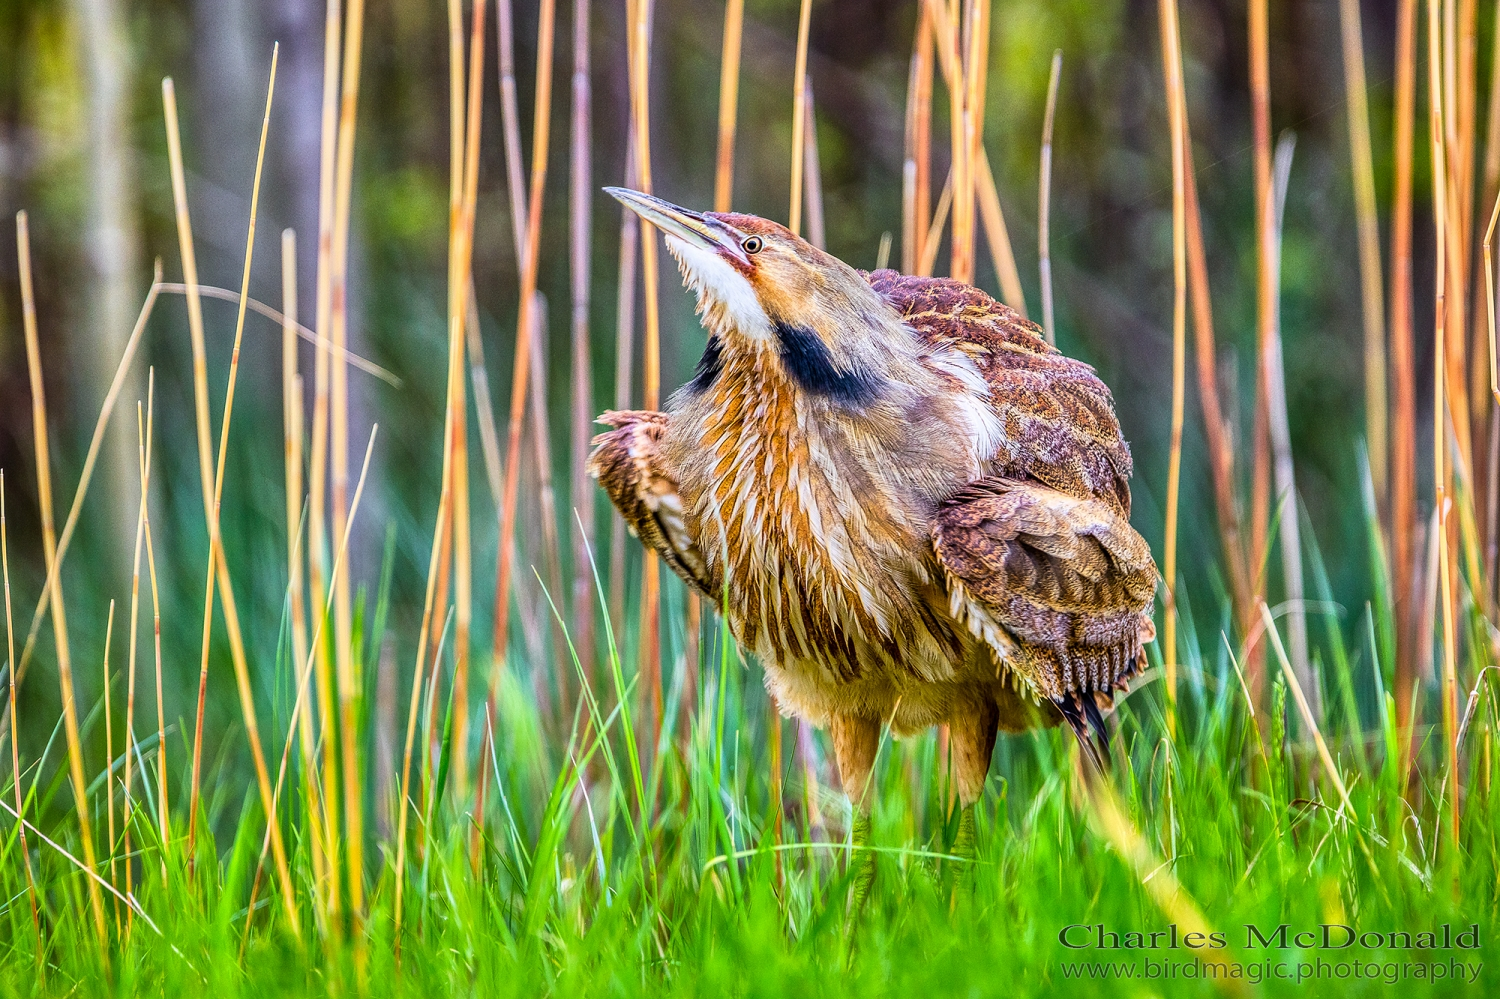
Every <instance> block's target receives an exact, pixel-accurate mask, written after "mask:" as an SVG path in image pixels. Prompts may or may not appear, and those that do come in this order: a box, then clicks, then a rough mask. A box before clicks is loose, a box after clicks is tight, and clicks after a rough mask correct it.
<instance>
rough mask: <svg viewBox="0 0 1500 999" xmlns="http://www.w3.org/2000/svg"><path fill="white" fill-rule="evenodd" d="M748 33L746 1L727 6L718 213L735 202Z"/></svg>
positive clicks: (716, 170)
mask: <svg viewBox="0 0 1500 999" xmlns="http://www.w3.org/2000/svg"><path fill="white" fill-rule="evenodd" d="M744 33H745V0H728V2H727V3H725V5H724V47H723V50H722V52H720V54H719V146H718V155H717V156H716V157H715V161H714V211H716V212H727V211H729V206H730V204H731V203H732V202H733V201H734V134H735V124H736V122H737V121H738V117H739V115H738V112H739V98H740V43H741V41H742V39H743V37H744Z"/></svg>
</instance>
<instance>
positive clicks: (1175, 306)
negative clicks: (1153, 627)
mask: <svg viewBox="0 0 1500 999" xmlns="http://www.w3.org/2000/svg"><path fill="white" fill-rule="evenodd" d="M1157 10H1158V11H1159V18H1160V23H1161V51H1162V68H1163V70H1164V74H1165V76H1166V88H1167V113H1168V119H1169V126H1170V129H1171V133H1172V438H1171V445H1170V447H1171V450H1170V451H1169V453H1168V459H1167V461H1168V464H1167V524H1166V541H1165V556H1164V557H1163V559H1162V562H1163V570H1162V572H1163V578H1164V579H1165V582H1166V610H1165V613H1164V618H1165V625H1166V626H1165V628H1164V629H1163V641H1162V660H1163V661H1164V662H1165V663H1166V673H1167V734H1168V735H1169V736H1170V737H1172V738H1174V739H1175V738H1176V735H1177V512H1178V510H1177V508H1178V501H1179V498H1180V492H1181V486H1182V422H1183V407H1184V400H1185V398H1186V385H1187V187H1188V181H1187V98H1186V96H1185V93H1184V90H1183V84H1182V48H1181V35H1180V33H1179V29H1178V25H1177V3H1176V0H1160V2H1159V3H1158V5H1157ZM1053 65H1054V66H1056V65H1057V62H1056V61H1054V63H1053ZM1055 78H1056V73H1055V71H1054V79H1055Z"/></svg>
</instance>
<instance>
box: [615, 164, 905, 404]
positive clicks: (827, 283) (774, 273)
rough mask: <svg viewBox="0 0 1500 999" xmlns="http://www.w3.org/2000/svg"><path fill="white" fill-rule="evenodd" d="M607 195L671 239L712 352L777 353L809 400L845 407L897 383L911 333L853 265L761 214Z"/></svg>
mask: <svg viewBox="0 0 1500 999" xmlns="http://www.w3.org/2000/svg"><path fill="white" fill-rule="evenodd" d="M606 190H607V191H608V192H609V193H610V194H611V195H613V196H614V197H615V198H616V199H618V200H619V201H620V202H621V203H622V204H624V205H625V206H626V207H627V208H629V209H631V210H632V211H634V212H635V213H636V214H637V215H639V216H640V217H641V218H643V219H645V220H646V221H648V222H650V223H651V224H652V225H654V226H656V227H657V228H658V229H660V230H661V231H662V234H663V235H664V236H665V237H666V241H667V249H668V250H669V251H670V252H671V254H672V256H673V257H674V258H676V260H677V264H678V267H679V268H680V269H681V271H682V275H683V279H684V281H685V282H686V283H687V284H688V286H689V287H691V288H692V289H693V290H694V291H695V292H696V293H697V295H698V311H699V312H700V313H701V314H702V316H703V323H704V326H705V327H706V328H707V329H708V333H709V339H710V351H715V350H721V349H727V350H747V351H749V350H753V351H761V352H765V353H770V354H773V355H774V356H775V357H777V358H778V359H779V361H780V364H781V366H782V368H783V369H784V371H785V373H786V375H787V376H788V378H789V379H790V380H791V381H793V382H794V383H795V384H797V385H798V386H799V387H801V388H802V389H803V390H804V391H806V392H809V393H812V394H816V395H822V396H825V397H828V398H830V399H831V400H832V401H835V402H843V403H862V402H867V401H870V400H871V399H873V398H875V397H876V396H878V395H879V394H880V393H881V391H882V388H883V386H884V385H885V384H886V383H887V382H889V381H890V380H891V379H892V378H893V377H895V376H896V375H897V374H898V372H897V371H896V370H895V369H894V368H893V365H897V364H899V363H900V362H901V360H902V359H903V358H904V356H905V355H907V354H908V353H909V351H910V348H911V336H910V333H909V331H907V330H906V329H905V327H904V326H903V325H902V324H901V321H900V319H899V317H897V315H896V314H895V312H894V310H892V309H891V308H890V307H889V306H888V305H887V304H886V303H885V302H884V300H882V299H881V298H880V296H879V295H878V294H876V293H875V291H874V289H873V288H871V287H870V284H869V282H868V281H867V280H865V279H864V277H863V276H861V275H860V273H859V272H858V271H856V270H855V269H854V268H852V267H850V266H849V265H848V264H846V263H844V262H843V261H841V260H839V259H838V258H836V257H834V256H831V255H830V254H828V253H825V252H823V251H822V250H819V249H818V248H817V247H815V246H813V245H812V244H811V243H808V242H807V241H806V240H804V239H801V238H800V237H798V236H796V235H795V234H793V233H792V232H791V231H790V230H789V229H787V228H786V227H785V226H782V225H778V224H777V223H775V222H771V221H769V220H767V219H763V218H759V217H757V216H755V215H741V214H737V213H733V212H694V211H689V210H688V209H685V208H679V207H677V206H676V205H672V204H669V203H667V202H665V201H662V200H661V199H660V198H654V197H652V196H651V195H649V194H642V193H640V192H639V191H631V190H626V189H624V188H618V187H611V188H606Z"/></svg>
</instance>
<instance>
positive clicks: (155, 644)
mask: <svg viewBox="0 0 1500 999" xmlns="http://www.w3.org/2000/svg"><path fill="white" fill-rule="evenodd" d="M155 406H156V369H155V368H152V369H151V370H150V371H149V372H148V374H147V379H146V426H145V430H144V432H143V431H142V430H141V425H140V420H141V408H140V402H139V401H137V402H136V412H135V418H136V432H137V434H142V433H143V434H144V437H145V441H146V448H145V455H144V458H143V459H142V461H141V469H140V474H141V496H142V497H147V499H144V500H143V501H142V503H141V506H142V510H141V521H142V526H143V527H144V528H145V535H146V568H147V571H148V573H149V575H150V579H151V632H152V636H151V641H152V651H153V653H154V662H155V666H156V778H157V793H156V807H157V812H158V814H157V821H158V830H159V833H160V837H161V844H162V853H161V879H162V884H163V885H165V884H166V883H167V844H168V843H170V842H171V835H170V834H171V831H172V826H171V823H170V821H169V812H170V809H169V808H168V807H167V718H166V712H165V711H164V710H163V707H162V703H163V702H162V676H161V672H162V671H161V593H160V591H159V589H158V587H157V583H156V549H155V546H154V545H153V543H152V540H151V504H150V501H149V496H150V494H151V451H152V442H153V438H154V433H155V420H156V409H155ZM141 779H142V780H143V781H144V780H145V774H142V775H141Z"/></svg>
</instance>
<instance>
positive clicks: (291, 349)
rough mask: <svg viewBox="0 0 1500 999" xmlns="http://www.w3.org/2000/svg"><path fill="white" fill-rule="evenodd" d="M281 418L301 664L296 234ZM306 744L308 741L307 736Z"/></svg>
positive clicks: (296, 649)
mask: <svg viewBox="0 0 1500 999" xmlns="http://www.w3.org/2000/svg"><path fill="white" fill-rule="evenodd" d="M281 302H282V315H283V316H284V317H285V318H284V321H283V323H282V334H281V419H282V458H283V462H284V466H285V474H286V544H287V552H286V561H287V591H288V593H289V599H290V603H291V618H292V628H291V631H292V652H293V654H294V655H295V656H296V657H297V661H298V662H301V661H302V659H303V658H304V657H305V655H306V653H307V609H306V608H305V607H304V606H303V595H302V567H301V565H300V564H299V563H300V561H301V560H300V559H299V558H298V550H297V549H298V533H299V532H298V527H297V524H298V522H299V521H300V520H301V519H302V397H301V391H300V389H299V386H300V385H301V382H302V378H301V376H300V375H299V374H298V373H297V332H296V324H297V234H296V233H295V232H293V231H292V230H291V229H284V230H282V233H281ZM308 741H309V742H310V741H311V736H310V734H309V737H308Z"/></svg>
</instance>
